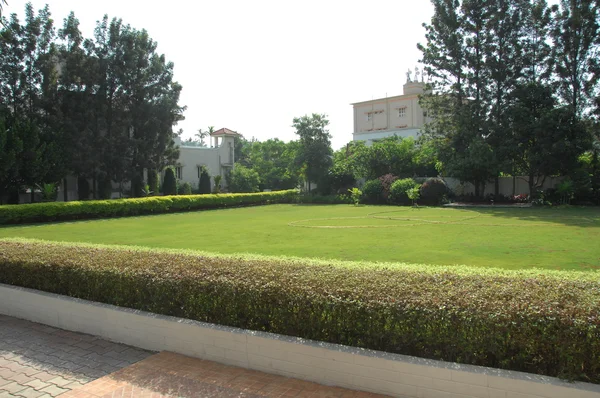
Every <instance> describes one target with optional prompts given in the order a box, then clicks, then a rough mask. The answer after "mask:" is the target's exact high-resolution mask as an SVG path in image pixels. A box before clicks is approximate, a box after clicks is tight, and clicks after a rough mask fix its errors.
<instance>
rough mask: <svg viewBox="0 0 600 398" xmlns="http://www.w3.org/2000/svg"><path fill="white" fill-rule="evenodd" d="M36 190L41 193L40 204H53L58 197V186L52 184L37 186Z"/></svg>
mask: <svg viewBox="0 0 600 398" xmlns="http://www.w3.org/2000/svg"><path fill="white" fill-rule="evenodd" d="M38 189H39V190H40V192H41V193H42V202H54V201H56V197H57V195H58V186H57V184H54V183H45V184H41V185H38Z"/></svg>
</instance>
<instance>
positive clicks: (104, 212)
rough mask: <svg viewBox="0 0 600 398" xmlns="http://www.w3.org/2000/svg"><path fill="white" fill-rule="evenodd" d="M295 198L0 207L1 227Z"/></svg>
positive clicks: (285, 194) (269, 195)
mask: <svg viewBox="0 0 600 398" xmlns="http://www.w3.org/2000/svg"><path fill="white" fill-rule="evenodd" d="M297 195H298V192H297V191H296V190H288V191H276V192H259V193H246V194H218V195H217V194H214V195H213V194H211V195H179V196H152V197H147V198H136V199H116V200H91V201H76V202H51V203H33V204H24V205H17V206H15V205H6V206H0V224H21V223H34V222H49V221H64V220H77V219H79V220H81V219H92V218H107V217H121V216H137V215H142V214H158V213H168V212H176V211H186V210H200V209H213V208H219V207H231V206H243V205H252V204H264V203H290V202H292V201H293V200H294V198H295V197H296V196H297Z"/></svg>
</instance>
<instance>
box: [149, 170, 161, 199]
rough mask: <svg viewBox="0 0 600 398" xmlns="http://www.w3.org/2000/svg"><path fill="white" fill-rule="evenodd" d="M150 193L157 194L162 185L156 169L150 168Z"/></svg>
mask: <svg viewBox="0 0 600 398" xmlns="http://www.w3.org/2000/svg"><path fill="white" fill-rule="evenodd" d="M146 185H148V190H149V193H148V195H157V194H158V190H159V185H160V177H159V176H158V173H157V172H156V170H148V183H147V184H146Z"/></svg>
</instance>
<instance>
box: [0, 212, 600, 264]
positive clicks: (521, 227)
mask: <svg viewBox="0 0 600 398" xmlns="http://www.w3.org/2000/svg"><path fill="white" fill-rule="evenodd" d="M0 237H25V238H39V239H48V240H57V241H73V242H91V243H105V244H125V245H139V246H151V247H167V248H187V249H198V250H203V251H209V252H216V253H241V252H244V253H260V254H267V255H286V256H299V257H318V258H326V259H327V258H330V259H342V260H371V261H394V262H409V263H421V264H440V265H453V264H466V265H474V266H488V267H489V266H494V267H503V268H528V267H543V268H549V269H578V270H600V209H598V208H567V209H557V208H529V209H506V208H496V209H446V208H420V209H414V208H408V207H392V206H359V207H354V206H349V205H333V206H332V205H327V206H319V205H271V206H260V207H247V208H238V209H224V210H213V211H201V212H191V213H179V214H167V215H156V216H146V217H132V218H120V219H108V220H95V221H80V222H70V223H56V224H46V225H31V226H13V227H1V228H0Z"/></svg>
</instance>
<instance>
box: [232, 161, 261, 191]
mask: <svg viewBox="0 0 600 398" xmlns="http://www.w3.org/2000/svg"><path fill="white" fill-rule="evenodd" d="M259 184H260V177H259V176H258V173H257V172H256V171H254V170H252V169H249V168H247V167H244V166H242V165H241V164H238V165H236V166H235V167H234V168H233V170H232V171H231V172H230V173H229V175H228V176H227V185H228V189H229V191H230V192H258V191H259Z"/></svg>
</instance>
